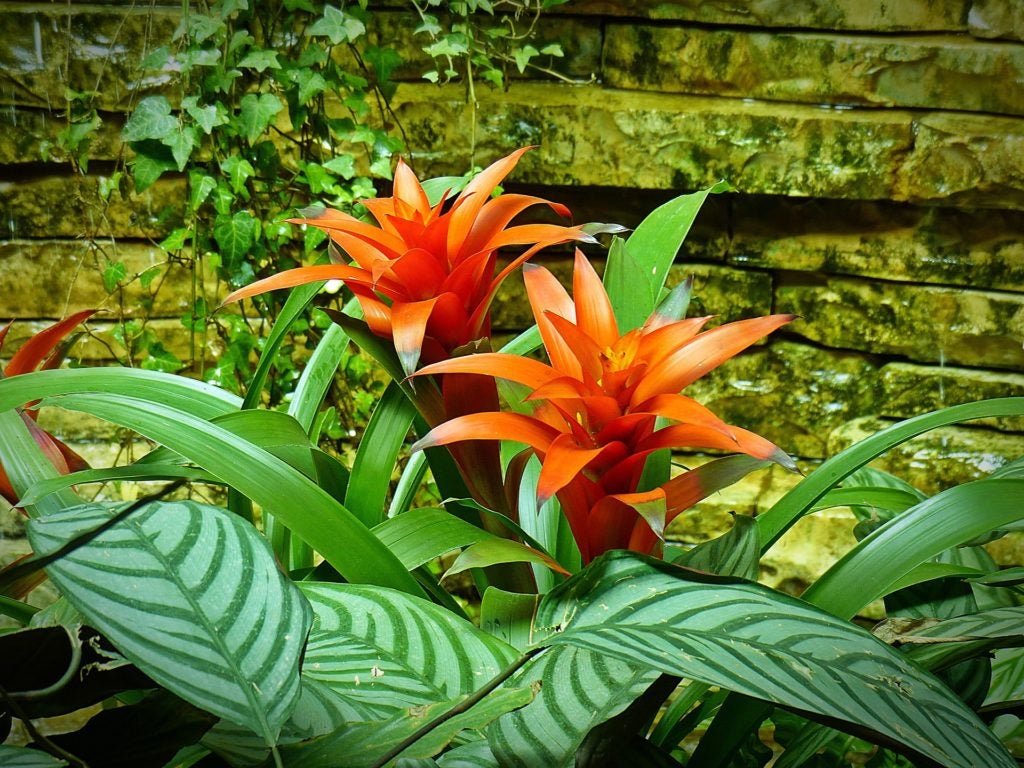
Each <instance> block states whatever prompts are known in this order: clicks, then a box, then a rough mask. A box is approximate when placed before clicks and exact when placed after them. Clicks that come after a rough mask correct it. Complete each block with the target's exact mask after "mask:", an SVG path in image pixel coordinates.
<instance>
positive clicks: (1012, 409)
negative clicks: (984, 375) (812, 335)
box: [757, 397, 1024, 554]
mask: <svg viewBox="0 0 1024 768" xmlns="http://www.w3.org/2000/svg"><path fill="white" fill-rule="evenodd" d="M1021 415H1024V397H1002V398H997V399H994V400H983V401H981V402H977V403H964V404H963V405H953V406H950V407H948V408H943V409H942V410H939V411H932V412H931V413H925V414H923V415H921V416H915V417H914V418H912V419H907V420H906V421H901V422H899V423H898V424H894V425H893V426H891V427H889V428H888V429H883V430H882V431H881V432H878V433H876V434H874V435H872V436H871V437H868V438H865V439H864V440H861V441H860V442H859V443H855V444H854V445H851V446H850V447H849V448H847V449H846V450H844V451H841V452H840V453H837V454H836V455H835V456H833V457H832V458H831V459H828V460H827V461H826V462H824V463H823V464H822V465H821V466H820V467H818V468H817V469H816V470H814V472H813V473H811V474H810V475H808V476H807V478H805V479H804V480H802V481H801V482H800V483H799V484H798V485H797V486H796V487H795V488H793V489H792V490H791V491H789V492H788V493H787V494H786V495H785V496H783V497H782V498H781V499H779V500H778V501H777V502H776V503H775V504H774V506H772V508H771V509H769V510H768V511H767V512H765V513H764V514H763V515H758V517H757V526H758V528H759V529H760V530H761V553H762V554H764V553H765V552H766V551H767V550H768V549H769V548H770V547H771V546H772V544H774V543H775V542H776V541H777V540H778V538H779V537H780V536H781V535H782V534H783V533H785V532H786V530H787V529H788V528H789V527H790V526H791V525H792V524H793V523H795V522H796V521H797V520H799V519H800V518H801V517H802V516H803V515H805V514H807V512H808V510H810V509H811V507H812V506H813V505H814V503H815V502H816V501H817V500H818V499H820V498H821V497H822V496H824V495H825V494H826V493H827V492H828V491H829V490H830V489H832V488H833V487H835V486H836V485H837V484H838V483H839V482H840V481H842V480H843V478H845V477H847V476H848V475H850V474H851V473H853V472H854V471H855V470H857V469H859V468H860V467H862V466H864V465H865V464H867V463H868V462H869V461H871V460H872V459H874V458H877V457H878V456H881V455H882V454H883V453H885V452H886V451H888V450H889V449H890V448H893V447H894V446H897V445H899V444H900V443H903V442H906V441H907V440H910V439H911V438H913V437H917V436H918V435H920V434H923V433H925V432H927V431H929V430H932V429H936V428H937V427H945V426H948V425H949V424H956V423H957V422H960V421H966V420H968V419H983V418H992V417H998V416H1021Z"/></svg>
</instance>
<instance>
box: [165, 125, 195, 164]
mask: <svg viewBox="0 0 1024 768" xmlns="http://www.w3.org/2000/svg"><path fill="white" fill-rule="evenodd" d="M161 142H162V143H163V144H165V145H166V146H168V147H170V149H171V155H172V156H173V157H174V162H175V163H177V166H178V170H179V171H183V170H185V164H186V163H188V159H189V158H190V157H192V150H193V149H195V148H196V146H197V145H198V144H199V132H198V131H197V130H196V128H195V127H194V126H191V125H188V126H181V125H179V126H178V127H177V128H176V129H175V130H173V131H171V132H170V133H169V134H168V135H166V136H164V138H163V139H161Z"/></svg>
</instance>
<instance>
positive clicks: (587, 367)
mask: <svg viewBox="0 0 1024 768" xmlns="http://www.w3.org/2000/svg"><path fill="white" fill-rule="evenodd" d="M578 309H579V308H578V307H577V311H578ZM544 315H545V317H546V318H547V320H548V322H549V323H551V327H552V328H554V329H555V331H556V332H557V333H558V335H559V336H561V337H562V341H564V342H565V346H566V347H568V349H569V351H570V352H571V353H572V356H573V357H574V358H575V359H576V361H577V362H578V363H579V366H580V372H581V373H585V374H586V375H587V376H589V377H590V378H591V379H592V380H594V381H600V380H601V377H602V375H603V374H604V364H603V363H602V361H601V350H602V347H601V346H599V345H598V342H597V341H596V340H595V339H594V338H593V337H591V336H589V335H587V333H586V332H584V330H583V329H582V328H580V327H579V326H577V325H576V324H575V323H571V322H569V321H568V320H566V319H565V318H564V317H562V316H561V315H556V314H554V313H552V312H545V313H544ZM577 317H579V315H577Z"/></svg>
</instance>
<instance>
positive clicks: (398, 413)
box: [345, 381, 416, 527]
mask: <svg viewBox="0 0 1024 768" xmlns="http://www.w3.org/2000/svg"><path fill="white" fill-rule="evenodd" d="M415 417H416V406H415V405H413V403H412V402H411V401H410V400H409V398H408V397H406V393H405V392H403V391H402V388H401V386H399V384H398V383H397V382H394V381H392V382H391V383H390V384H388V386H387V389H385V390H384V394H383V395H382V396H381V398H380V400H378V401H377V406H376V407H375V408H374V409H373V415H372V416H371V417H370V421H369V423H368V424H367V425H366V431H365V432H363V437H362V439H361V440H360V441H359V449H358V451H357V452H356V458H355V461H354V462H353V463H352V478H351V480H349V484H348V493H346V494H345V506H346V507H348V508H349V509H350V510H351V511H352V514H354V515H355V516H356V517H358V518H359V519H360V520H362V521H363V523H364V524H365V525H366V526H367V527H372V526H374V525H377V524H378V523H379V522H380V521H381V520H383V519H384V514H385V508H384V502H385V500H386V499H387V495H388V487H389V485H390V483H391V473H392V471H393V470H394V468H395V462H396V461H397V460H398V452H399V451H400V450H401V448H402V444H403V443H404V442H405V438H406V435H408V434H409V428H410V427H411V426H412V422H413V419H414V418H415Z"/></svg>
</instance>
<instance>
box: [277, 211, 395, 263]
mask: <svg viewBox="0 0 1024 768" xmlns="http://www.w3.org/2000/svg"><path fill="white" fill-rule="evenodd" d="M288 221H289V222H290V223H292V224H308V225H310V226H312V227H316V228H317V229H322V230H324V231H325V232H328V233H330V234H332V235H340V234H348V235H351V236H353V237H357V238H359V239H360V240H363V241H365V242H368V243H372V244H373V245H375V246H377V247H378V248H380V249H381V250H382V251H384V252H386V253H387V254H388V255H389V256H390V257H391V258H395V257H396V256H398V255H399V254H401V253H402V252H404V251H405V250H406V248H407V247H408V246H407V245H406V243H405V241H403V240H402V239H401V238H400V237H398V236H397V235H396V234H394V233H392V232H386V231H385V230H383V229H381V228H380V227H375V226H373V225H372V224H367V223H366V222H365V221H360V220H359V219H357V218H355V217H353V216H349V215H348V214H344V213H341V212H340V211H334V210H333V209H330V208H328V209H326V210H325V211H324V213H323V214H322V215H320V216H317V217H316V218H312V219H288ZM340 244H341V243H339V245H340ZM342 247H344V246H342Z"/></svg>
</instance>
